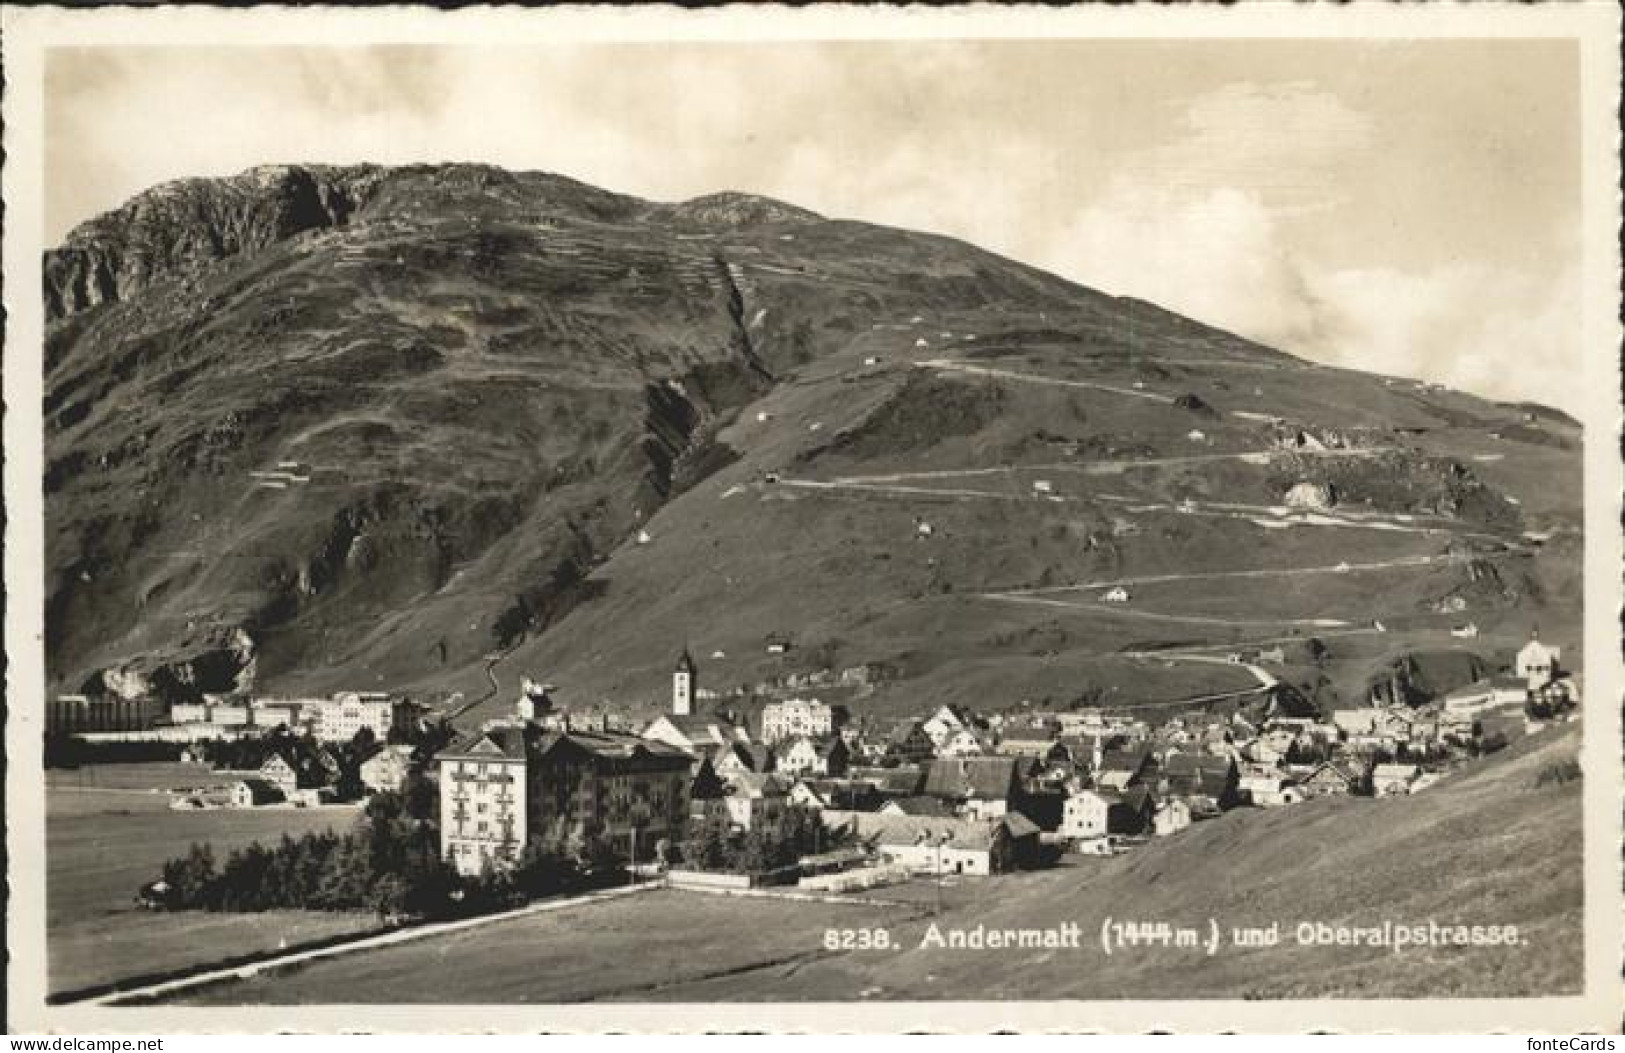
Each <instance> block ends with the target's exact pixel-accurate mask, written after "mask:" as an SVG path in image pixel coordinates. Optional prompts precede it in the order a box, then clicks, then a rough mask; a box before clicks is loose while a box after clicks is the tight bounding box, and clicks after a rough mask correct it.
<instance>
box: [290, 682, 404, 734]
mask: <svg viewBox="0 0 1625 1053" xmlns="http://www.w3.org/2000/svg"><path fill="white" fill-rule="evenodd" d="M416 715H417V707H415V706H413V705H412V704H411V703H410V702H407V701H405V700H403V699H399V698H391V697H390V696H389V695H385V694H375V693H370V692H356V691H347V692H343V693H341V694H337V695H334V696H333V697H332V699H323V700H321V701H318V702H311V703H309V704H307V705H306V707H305V713H304V717H305V719H306V720H307V721H308V722H309V725H310V729H311V733H312V734H313V735H315V736H316V738H318V739H319V740H321V741H322V742H349V741H350V740H351V739H353V738H355V736H356V733H357V732H359V731H360V730H361V729H362V728H366V729H367V730H369V731H371V732H372V737H373V738H374V739H376V740H377V741H379V742H384V741H386V740H387V739H388V738H389V734H390V732H391V731H405V730H407V729H408V728H409V727H410V726H411V723H412V720H413V719H414V718H415V717H416Z"/></svg>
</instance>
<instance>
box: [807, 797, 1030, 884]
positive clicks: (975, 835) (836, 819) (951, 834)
mask: <svg viewBox="0 0 1625 1053" xmlns="http://www.w3.org/2000/svg"><path fill="white" fill-rule="evenodd" d="M823 816H824V821H825V823H826V824H828V825H830V826H833V827H845V828H847V829H850V830H852V831H853V833H855V834H856V835H857V837H858V839H859V840H860V841H863V842H867V843H869V844H872V845H874V846H875V848H876V849H877V850H878V851H879V852H880V853H881V854H882V855H884V856H888V857H890V858H891V859H893V860H894V861H896V862H898V863H901V864H902V865H904V866H907V867H908V868H909V869H910V870H912V871H914V872H915V873H922V874H964V875H976V876H985V875H989V874H1000V873H1004V872H1007V871H1010V870H1014V869H1017V868H1018V867H1023V866H1030V865H1032V864H1033V863H1034V862H1035V861H1036V860H1037V856H1038V828H1037V827H1036V826H1034V825H1033V824H1032V823H1030V822H1028V821H1027V819H1025V818H1024V817H1023V816H1021V815H1019V814H1014V813H1012V814H1011V815H1007V816H1004V817H1002V818H999V819H969V818H963V817H958V816H915V815H887V814H884V813H881V812H837V811H825V812H824V813H823Z"/></svg>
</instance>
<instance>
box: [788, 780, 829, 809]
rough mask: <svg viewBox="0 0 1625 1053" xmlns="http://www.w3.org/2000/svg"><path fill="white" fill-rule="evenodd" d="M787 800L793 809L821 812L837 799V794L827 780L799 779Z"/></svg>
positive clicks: (792, 786) (791, 788)
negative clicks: (808, 809)
mask: <svg viewBox="0 0 1625 1053" xmlns="http://www.w3.org/2000/svg"><path fill="white" fill-rule="evenodd" d="M787 799H788V801H789V803H790V805H791V806H792V807H796V808H811V809H812V810H813V811H815V812H821V811H823V810H824V809H825V808H828V807H829V806H830V804H831V802H833V801H834V800H835V799H836V793H835V791H834V789H833V788H832V787H831V786H830V784H829V780H827V779H816V780H815V779H797V780H796V781H795V782H794V783H792V784H791V786H790V792H789V793H788V795H787Z"/></svg>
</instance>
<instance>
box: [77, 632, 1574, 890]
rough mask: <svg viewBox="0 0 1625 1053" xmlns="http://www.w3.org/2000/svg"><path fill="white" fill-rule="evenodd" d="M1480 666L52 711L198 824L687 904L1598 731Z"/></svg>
mask: <svg viewBox="0 0 1625 1053" xmlns="http://www.w3.org/2000/svg"><path fill="white" fill-rule="evenodd" d="M1278 657H1279V656H1275V655H1270V654H1268V653H1263V654H1261V653H1258V652H1256V651H1241V652H1237V653H1235V654H1232V655H1230V656H1228V659H1217V660H1220V661H1225V660H1228V661H1229V662H1253V661H1264V662H1269V661H1272V660H1276V659H1278ZM1467 668H1468V670H1469V672H1472V673H1480V672H1481V673H1484V674H1485V675H1482V676H1479V677H1478V678H1477V679H1475V680H1472V681H1471V682H1469V683H1466V684H1465V685H1463V686H1459V687H1457V688H1455V689H1454V690H1451V691H1449V692H1447V693H1446V694H1444V695H1443V697H1440V698H1436V699H1432V700H1427V701H1424V702H1421V703H1420V704H1418V700H1417V699H1416V698H1415V697H1414V692H1412V691H1411V690H1410V689H1409V687H1408V684H1407V682H1406V680H1405V678H1404V677H1403V676H1402V675H1401V672H1400V670H1399V669H1398V668H1397V667H1396V669H1394V670H1391V671H1389V672H1388V673H1385V674H1383V675H1377V676H1374V677H1373V679H1372V681H1371V684H1370V686H1369V693H1370V698H1369V699H1368V700H1367V701H1368V704H1366V705H1363V706H1360V707H1358V708H1353V709H1343V710H1338V711H1334V712H1331V713H1329V714H1322V713H1320V712H1318V711H1317V709H1316V708H1315V707H1314V706H1313V705H1312V704H1310V703H1308V702H1307V701H1306V700H1305V699H1304V698H1303V697H1302V696H1301V695H1299V694H1297V693H1296V692H1294V691H1292V690H1290V689H1288V688H1286V687H1285V686H1284V685H1277V689H1276V690H1268V691H1266V690H1260V691H1259V692H1258V693H1257V695H1256V696H1255V697H1253V698H1252V699H1251V701H1250V703H1249V704H1244V705H1230V706H1225V707H1219V708H1212V709H1206V710H1196V711H1190V712H1179V711H1174V712H1170V711H1167V710H1159V709H1154V708H1144V709H1136V708H1133V707H1128V708H1121V709H1112V708H1106V707H1081V708H1074V709H1067V710H1054V711H1050V710H1042V709H1035V708H1032V707H1031V706H1018V707H1015V708H1013V709H1009V710H1006V711H1003V712H990V713H981V712H976V711H973V710H971V709H969V708H967V707H964V706H960V705H951V704H944V705H941V706H939V707H938V708H936V709H935V710H934V711H932V712H930V713H926V714H924V715H922V716H917V717H910V718H907V719H901V720H897V721H891V722H880V721H877V720H874V719H872V718H870V717H869V716H867V715H864V714H854V713H853V712H852V711H851V707H849V706H847V705H846V704H842V703H826V702H824V701H820V700H819V699H818V698H816V697H810V696H811V695H812V694H813V692H811V691H801V690H797V689H804V688H808V687H816V686H817V685H819V684H826V685H839V684H841V683H842V682H843V681H844V682H850V681H853V680H855V679H861V677H859V676H858V674H856V673H854V672H852V671H847V672H845V673H844V674H837V673H832V672H825V673H822V674H811V675H804V676H800V677H796V678H792V679H791V680H789V681H787V683H786V685H785V689H782V690H780V691H779V696H780V697H776V698H772V699H771V700H769V701H766V702H765V704H763V705H761V706H760V708H759V709H757V710H755V711H754V712H752V713H751V714H750V715H748V716H747V715H746V714H745V713H742V712H739V711H736V710H735V709H734V708H732V707H730V705H728V704H727V703H726V702H725V701H719V696H718V694H717V693H716V692H714V691H708V690H705V689H703V688H702V687H701V686H700V668H699V665H698V663H697V662H696V661H695V659H694V658H693V657H692V655H691V654H689V653H688V651H687V650H686V649H685V650H684V651H683V653H682V654H681V656H680V658H679V659H678V661H677V663H676V665H675V668H674V669H673V670H672V673H671V697H670V705H669V711H668V712H665V713H662V714H661V715H659V716H657V717H656V718H654V719H653V720H652V721H646V722H640V721H635V720H634V719H633V718H632V716H631V715H630V714H617V713H615V712H613V711H611V710H609V709H598V710H594V711H593V712H590V713H587V714H572V713H571V712H570V711H569V710H568V709H567V708H565V707H562V706H560V705H558V704H557V703H556V702H555V700H554V698H553V692H554V689H553V688H552V687H550V686H549V685H546V684H543V683H540V682H537V681H534V680H531V679H529V678H526V679H523V680H522V681H521V684H520V691H519V697H518V698H517V699H516V701H515V703H514V704H513V707H512V711H511V713H508V714H506V715H501V716H497V717H495V718H492V719H487V720H485V721H484V722H483V723H482V724H480V725H479V726H478V727H477V728H476V729H474V730H472V731H466V732H464V733H462V734H457V733H456V732H454V730H453V728H452V725H451V724H450V722H448V721H445V720H443V719H442V720H439V721H436V720H433V719H431V711H430V710H429V709H428V707H426V706H424V705H421V704H419V703H415V702H412V701H409V700H407V699H404V698H401V697H395V696H391V695H389V694H387V693H381V692H372V693H359V692H347V693H341V694H339V695H336V696H334V697H332V698H326V699H271V698H267V699H256V700H252V701H227V700H214V701H209V702H205V703H199V704H186V705H175V706H173V707H171V709H170V711H169V713H168V714H167V716H166V718H164V719H162V720H156V721H155V720H153V719H151V717H150V714H146V715H144V714H142V713H137V712H134V711H129V710H128V707H125V708H119V707H118V706H117V705H116V704H110V703H93V702H90V701H88V700H84V699H80V698H76V697H67V698H60V699H57V700H55V701H53V702H52V703H50V706H49V710H48V712H49V716H50V722H51V728H52V732H53V734H54V735H56V736H57V737H58V741H60V740H61V738H62V737H64V736H66V737H68V738H70V739H77V740H81V741H85V740H88V741H90V742H93V743H99V744H100V746H101V747H102V748H107V749H114V750H117V749H121V748H122V749H127V750H128V749H135V750H140V749H143V748H150V747H154V746H158V747H161V748H166V749H170V750H179V759H180V760H183V761H192V762H197V763H200V764H208V765H211V766H212V768H213V771H212V772H210V777H211V778H210V780H207V781H206V782H205V783H204V784H202V785H199V786H197V787H192V788H183V789H177V790H175V791H174V793H173V800H172V803H171V804H170V807H171V808H172V809H175V810H206V809H215V808H219V809H264V808H278V807H284V808H285V807H296V808H321V807H324V806H341V805H353V804H354V803H356V802H358V801H361V800H364V799H366V798H368V797H369V796H371V795H376V794H379V793H403V794H405V793H415V794H416V796H417V797H418V798H419V799H420V800H428V801H430V802H432V803H431V804H428V805H426V807H428V808H429V809H430V810H431V811H432V812H433V813H435V814H434V815H433V818H434V819H435V820H437V821H436V822H435V826H436V827H437V828H438V839H439V850H440V857H441V859H442V860H443V861H444V862H445V863H447V864H449V865H450V866H451V867H452V868H454V869H455V871H456V872H457V873H459V874H461V875H463V876H464V877H466V878H469V879H477V878H481V877H482V876H483V877H484V878H487V879H489V878H490V876H491V875H492V874H493V873H501V872H503V871H505V870H512V869H514V868H516V867H519V866H520V865H521V863H522V861H523V860H524V859H525V858H526V855H527V849H528V848H529V847H530V846H533V845H535V844H539V843H544V842H545V843H548V844H551V845H566V844H571V845H575V846H576V849H575V850H576V851H577V852H580V851H582V848H581V846H583V845H587V844H590V845H591V846H592V847H593V851H594V853H595V854H596V855H597V857H598V858H599V859H600V860H601V861H603V862H606V863H607V864H608V865H610V866H612V867H613V868H615V869H616V870H619V871H624V872H626V873H628V874H630V875H632V876H633V877H634V878H636V879H641V880H656V879H657V880H659V881H661V882H663V883H665V884H667V885H669V886H671V887H678V888H683V887H688V888H695V889H700V890H719V889H722V890H725V889H736V888H744V889H748V888H754V887H761V886H786V885H794V886H797V887H799V888H801V889H805V890H808V891H811V892H817V893H842V892H851V891H857V890H864V889H871V888H876V887H879V886H883V885H887V884H895V883H899V882H905V881H908V880H911V879H915V878H919V877H928V878H936V879H939V880H940V879H942V878H944V877H947V876H952V877H953V878H960V877H967V878H978V877H988V876H992V875H998V874H1001V873H1008V872H1012V871H1017V870H1027V869H1035V868H1040V867H1044V866H1049V865H1054V864H1055V863H1057V862H1058V861H1060V860H1062V859H1063V858H1067V857H1071V858H1079V857H1089V856H1111V855H1116V854H1120V853H1124V852H1130V851H1133V850H1135V849H1136V848H1137V847H1139V846H1143V845H1145V844H1146V843H1148V842H1149V841H1151V840H1153V839H1157V838H1165V837H1170V836H1176V835H1178V834H1179V833H1181V832H1182V831H1184V830H1186V829H1188V828H1190V827H1191V826H1192V825H1193V824H1198V823H1202V822H1204V821H1207V820H1210V819H1213V818H1215V817H1217V816H1219V815H1221V814H1223V813H1225V812H1228V811H1231V810H1233V809H1238V808H1280V807H1286V806H1291V805H1295V804H1299V803H1302V802H1306V801H1310V800H1313V799H1316V798H1321V797H1327V796H1371V797H1391V796H1395V795H1405V794H1415V793H1421V792H1423V791H1425V790H1427V789H1428V788H1429V787H1430V786H1433V785H1435V784H1436V783H1438V782H1439V781H1441V780H1443V779H1447V778H1449V776H1450V774H1451V772H1452V771H1453V770H1454V769H1456V768H1457V767H1459V766H1460V765H1461V764H1463V763H1464V762H1466V761H1468V760H1470V759H1472V758H1474V757H1477V756H1481V755H1483V754H1485V753H1489V752H1494V751H1495V750H1497V749H1499V748H1502V747H1504V746H1505V745H1507V744H1508V743H1510V742H1512V741H1514V740H1516V739H1518V738H1521V737H1523V736H1524V735H1526V734H1530V733H1534V732H1537V731H1539V730H1541V729H1542V728H1544V727H1546V726H1548V725H1550V724H1553V723H1560V722H1566V721H1568V720H1571V719H1575V718H1576V717H1577V714H1578V709H1577V704H1578V701H1579V692H1578V689H1577V687H1576V686H1575V682H1574V678H1573V677H1572V676H1571V675H1569V674H1567V673H1566V672H1565V671H1564V670H1563V668H1562V665H1561V651H1560V649H1558V648H1556V647H1553V646H1550V645H1548V644H1545V643H1543V642H1542V641H1541V640H1540V639H1539V638H1538V633H1536V634H1534V635H1532V638H1531V639H1530V640H1529V642H1528V643H1527V644H1526V645H1525V646H1524V647H1523V648H1522V649H1521V650H1520V651H1519V652H1518V653H1517V656H1516V659H1515V662H1514V663H1513V666H1512V668H1511V669H1510V670H1507V671H1503V672H1498V673H1497V672H1491V671H1489V670H1488V669H1487V667H1483V666H1482V665H1481V664H1472V665H1469V666H1468V667H1467ZM848 686H850V684H848ZM803 694H805V695H807V696H809V697H801V696H802V695H803ZM809 830H810V831H811V833H810V834H809ZM747 843H749V844H751V845H753V846H754V848H752V849H749V850H747V849H746V848H745V847H743V846H744V845H746V844H747ZM730 846H731V847H730ZM155 884H156V885H157V891H158V893H160V894H161V893H162V892H163V888H162V883H155ZM145 894H149V895H150V889H149V890H148V892H147V893H145ZM158 898H159V899H161V896H160V897H158ZM155 902H156V901H155Z"/></svg>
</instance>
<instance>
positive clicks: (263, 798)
mask: <svg viewBox="0 0 1625 1053" xmlns="http://www.w3.org/2000/svg"><path fill="white" fill-rule="evenodd" d="M284 796H285V795H284V794H283V792H282V791H281V790H280V789H279V788H278V787H277V786H276V785H274V784H273V783H271V782H270V781H269V780H267V779H244V780H242V781H241V782H238V783H236V784H234V785H233V786H232V788H231V806H232V807H233V808H253V807H256V806H257V805H262V804H273V803H275V802H277V801H280V800H283V798H284Z"/></svg>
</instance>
